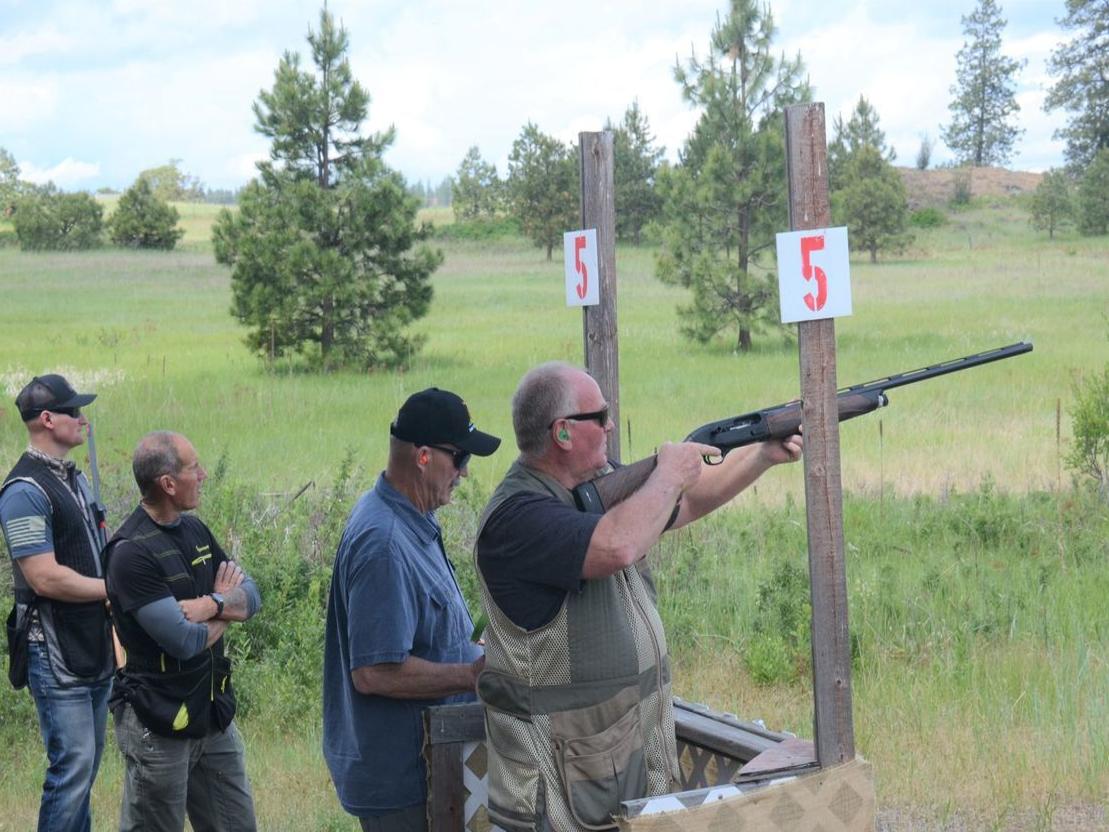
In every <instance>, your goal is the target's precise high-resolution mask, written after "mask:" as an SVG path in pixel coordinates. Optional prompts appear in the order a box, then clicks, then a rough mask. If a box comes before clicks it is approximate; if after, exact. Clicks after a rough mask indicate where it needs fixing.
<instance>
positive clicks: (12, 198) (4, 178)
mask: <svg viewBox="0 0 1109 832" xmlns="http://www.w3.org/2000/svg"><path fill="white" fill-rule="evenodd" d="M26 187H27V185H26V183H25V182H22V181H20V178H19V165H17V164H16V162H15V157H14V156H12V154H11V153H9V152H8V151H7V150H6V149H4V148H3V147H0V219H3V218H5V217H8V216H10V215H11V213H12V212H13V211H14V210H15V205H16V203H17V202H18V201H19V197H20V196H21V195H22V193H23V191H24V190H25V189H26Z"/></svg>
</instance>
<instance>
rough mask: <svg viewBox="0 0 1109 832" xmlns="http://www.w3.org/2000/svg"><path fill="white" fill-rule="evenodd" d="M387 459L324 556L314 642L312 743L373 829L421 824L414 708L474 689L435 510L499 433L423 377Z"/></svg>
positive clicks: (463, 623)
mask: <svg viewBox="0 0 1109 832" xmlns="http://www.w3.org/2000/svg"><path fill="white" fill-rule="evenodd" d="M389 432H390V434H391V437H390V440H389V461H388V464H387V466H386V469H385V471H384V473H382V474H381V475H380V476H379V477H378V479H377V483H376V484H375V485H374V487H373V489H372V490H370V491H367V492H366V493H365V494H363V495H362V497H361V498H360V499H359V501H358V503H357V505H356V506H355V507H354V511H353V512H351V515H350V517H349V519H348V520H347V525H346V528H345V529H344V530H343V537H342V539H341V541H340V543H339V549H338V552H337V553H336V555H335V568H334V572H333V576H332V581H331V596H330V599H329V601H328V606H327V633H326V639H325V646H324V688H323V714H324V733H323V750H324V757H325V758H326V759H327V764H328V767H329V768H330V769H331V778H332V780H333V781H334V783H335V789H336V791H337V792H338V794H339V800H340V802H341V803H342V804H343V808H344V809H346V810H347V811H348V812H350V813H351V814H352V815H356V816H357V817H358V818H359V820H360V822H361V824H362V828H363V829H366V830H375V832H417V830H422V829H426V826H427V820H426V802H427V790H426V775H425V772H424V765H423V759H422V756H421V749H422V746H423V722H422V716H421V712H422V711H423V709H424V708H426V707H427V706H428V705H436V704H441V703H444V702H460V701H467V700H472V699H473V698H474V686H475V684H476V682H477V674H478V673H479V672H480V670H481V668H482V667H483V666H484V661H485V660H484V658H483V656H482V652H481V649H480V648H479V647H478V646H477V645H475V644H474V643H473V642H472V641H471V635H472V633H473V628H474V624H473V621H472V620H471V618H470V614H469V612H468V611H467V609H466V603H465V600H464V599H463V597H462V593H461V592H460V591H459V588H458V584H457V582H456V581H455V578H454V569H453V567H452V565H451V563H450V561H448V560H447V554H446V551H445V550H444V548H443V537H442V532H441V530H440V528H439V523H438V521H437V520H436V517H435V510H436V509H438V508H439V507H440V506H445V505H446V504H447V503H449V502H450V500H451V494H452V492H453V491H454V489H455V487H456V486H457V485H458V484H459V482H460V481H461V478H462V477H464V476H467V474H468V470H467V465H468V463H469V460H470V457H471V455H477V456H489V455H490V454H492V453H493V452H494V451H495V450H496V449H497V447H498V446H499V445H500V443H501V440H500V439H498V438H497V437H495V436H490V435H489V434H487V433H482V432H481V431H479V430H477V429H476V428H475V427H474V424H473V422H472V421H471V420H470V413H469V410H468V409H467V408H466V404H465V402H463V401H462V399H460V398H459V397H458V396H456V395H455V394H454V393H450V392H448V391H446V390H439V389H437V388H434V387H433V388H430V389H428V390H423V391H422V392H419V393H415V394H413V395H412V396H410V397H409V398H408V400H407V401H406V402H405V403H404V405H403V406H402V407H401V409H400V412H399V413H398V414H397V419H396V421H395V422H393V424H392V426H391V427H390V429H389Z"/></svg>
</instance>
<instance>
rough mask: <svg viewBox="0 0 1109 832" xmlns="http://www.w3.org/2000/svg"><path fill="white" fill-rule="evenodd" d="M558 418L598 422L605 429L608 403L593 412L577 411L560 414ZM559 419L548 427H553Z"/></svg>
mask: <svg viewBox="0 0 1109 832" xmlns="http://www.w3.org/2000/svg"><path fill="white" fill-rule="evenodd" d="M558 419H569V420H571V421H573V422H596V423H597V424H598V425H600V426H601V429H602V430H603V429H604V428H606V427H608V405H607V404H606V405H605V406H604V407H602V408H601V409H600V410H594V411H593V412H592V413H575V414H573V415H572V416H559V417H558ZM558 419H555V420H554V422H551V423H550V424H549V425H547V429H548V430H549V429H550V428H553V427H554V423H555V422H557V421H558Z"/></svg>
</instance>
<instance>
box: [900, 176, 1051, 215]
mask: <svg viewBox="0 0 1109 832" xmlns="http://www.w3.org/2000/svg"><path fill="white" fill-rule="evenodd" d="M897 172H898V173H899V174H901V181H902V182H904V183H905V190H906V191H908V193H909V208H911V209H912V210H914V211H915V210H917V209H918V208H925V207H929V206H933V207H938V206H942V205H946V204H947V203H949V202H950V201H951V198H952V197H953V196H954V195H955V183H956V181H957V180H958V178H959V177H965V178H966V180H967V182H968V183H969V185H970V195H971V196H972V197H974V196H983V197H994V196H1016V195H1019V194H1028V193H1032V191H1034V190H1036V186H1037V185H1039V184H1040V180H1041V179H1042V178H1043V174H1042V173H1028V172H1026V171H1019V170H1005V169H1004V168H936V169H935V170H917V169H916V168H897Z"/></svg>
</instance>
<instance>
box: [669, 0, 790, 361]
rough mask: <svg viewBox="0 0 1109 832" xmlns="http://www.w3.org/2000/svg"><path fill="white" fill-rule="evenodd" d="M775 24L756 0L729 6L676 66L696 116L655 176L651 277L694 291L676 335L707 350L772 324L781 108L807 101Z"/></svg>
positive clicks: (740, 343)
mask: <svg viewBox="0 0 1109 832" xmlns="http://www.w3.org/2000/svg"><path fill="white" fill-rule="evenodd" d="M774 31H775V29H774V22H773V19H772V17H771V15H770V11H769V9H766V8H763V7H762V6H760V5H759V4H758V3H757V2H755V0H732V2H731V4H730V9H729V12H728V15H727V18H726V19H724V20H722V21H718V23H717V25H716V26H715V27H714V28H713V31H712V35H711V37H710V41H709V49H708V54H707V55H706V57H705V59H704V60H700V59H698V58H697V56H696V55H695V54H694V55H693V56H691V57H690V59H689V61H688V63H687V64H686V65H684V66H683V65H682V64H680V63H679V64H678V65H676V66H675V68H674V76H675V79H676V80H677V82H678V84H680V85H681V88H682V95H683V97H684V98H685V99H686V101H688V102H689V103H690V104H692V105H693V106H695V107H697V108H699V109H700V111H701V116H700V119H699V120H698V122H697V124H696V126H695V127H694V129H693V133H692V135H691V136H690V137H689V138H688V139H687V141H686V144H685V147H684V149H683V151H682V158H681V164H680V165H679V166H678V167H676V168H673V169H671V170H668V171H665V170H664V172H663V173H662V174H660V176H659V190H660V193H661V194H662V196H663V203H664V206H665V207H664V212H663V224H664V232H663V233H664V248H663V252H662V253H661V254H660V255H659V258H658V265H657V271H656V273H657V276H658V278H659V279H660V280H661V281H662V282H664V283H668V284H672V285H676V286H681V287H683V288H686V289H689V290H690V291H691V292H692V295H693V298H692V302H691V303H690V304H689V305H688V306H679V307H678V317H679V319H680V320H681V331H682V334H683V335H685V336H686V337H688V338H691V339H693V340H695V341H698V342H700V343H705V342H708V341H710V340H711V339H712V338H714V337H715V336H716V335H717V334H719V333H721V332H723V331H726V330H732V329H734V330H735V332H736V342H735V343H736V347H737V349H738V350H740V351H742V352H747V351H748V350H750V349H751V342H752V333H755V332H762V331H765V330H766V329H767V328H769V327H776V326H777V308H776V303H775V301H776V298H777V281H776V280H775V279H774V277H773V275H772V274H771V271H770V267H771V258H772V257H773V251H774V234H775V233H776V232H777V231H780V230H781V229H782V228H784V227H785V225H786V191H787V183H786V177H785V157H784V142H783V135H782V134H783V127H782V121H783V119H782V109H783V108H784V107H785V106H786V105H789V104H794V103H797V102H800V101H804V100H807V99H808V97H809V89H808V85H807V84H806V83H805V82H804V80H803V78H802V65H801V58H800V56H798V57H797V58H795V59H794V60H792V61H790V60H786V59H785V58H782V59H780V60H779V59H776V58H775V57H774V55H773V53H772V51H771V49H772V47H771V44H772V42H773V39H774Z"/></svg>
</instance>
